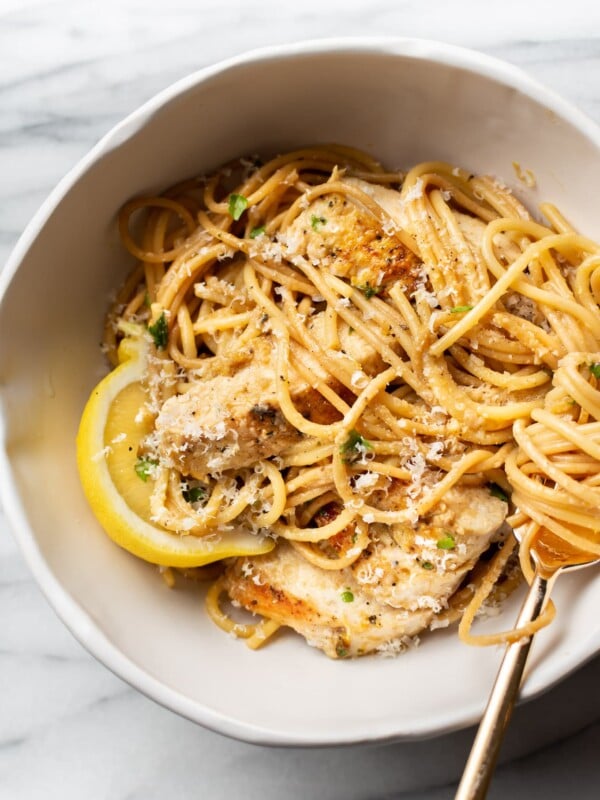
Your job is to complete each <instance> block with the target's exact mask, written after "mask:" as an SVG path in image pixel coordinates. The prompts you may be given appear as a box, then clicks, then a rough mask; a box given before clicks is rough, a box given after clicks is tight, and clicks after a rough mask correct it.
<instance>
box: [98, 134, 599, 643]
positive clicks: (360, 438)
mask: <svg viewBox="0 0 600 800" xmlns="http://www.w3.org/2000/svg"><path fill="white" fill-rule="evenodd" d="M540 210H541V213H542V214H543V215H544V217H545V219H546V220H547V222H546V223H542V222H540V221H536V220H534V219H533V218H532V217H531V215H530V213H529V212H528V211H527V209H526V208H525V207H524V206H523V205H522V204H521V203H520V202H519V201H518V200H517V199H516V198H515V197H514V196H513V195H512V194H511V192H510V190H509V189H507V188H506V187H505V186H503V185H502V184H501V183H500V182H499V181H497V180H495V179H493V178H490V177H486V176H476V175H471V174H469V173H468V172H466V171H465V170H463V169H461V168H458V167H452V166H450V165H448V164H445V163H441V162H429V163H423V164H419V165H417V166H416V167H414V168H412V169H411V170H410V171H409V172H408V173H407V174H401V173H398V172H389V171H386V170H385V169H384V168H383V167H382V166H381V165H380V164H379V163H378V162H376V161H375V160H374V159H373V158H371V157H370V156H368V155H366V154H364V153H362V152H359V151H357V150H354V149H351V148H348V147H342V146H338V145H330V146H324V147H313V148H306V149H303V150H297V151H294V152H291V153H287V154H285V155H282V156H278V157H276V158H274V159H271V160H269V161H267V162H266V163H260V162H258V161H256V160H254V159H240V160H238V161H235V162H232V163H231V164H228V165H226V166H225V167H223V168H221V169H219V170H218V171H217V172H215V173H214V174H213V175H211V176H209V177H208V178H202V179H197V180H196V179H194V180H188V181H185V182H183V183H180V184H178V185H176V186H174V187H173V188H171V189H169V190H168V191H166V192H165V193H164V194H163V195H161V196H152V197H144V198H139V199H136V200H133V201H131V202H129V203H127V204H126V205H125V206H124V207H123V209H122V210H121V213H120V216H119V230H120V233H121V238H122V240H123V243H124V245H125V247H126V248H127V249H128V250H129V252H130V253H131V254H132V255H133V256H134V258H135V259H136V260H137V266H136V267H135V269H134V270H133V272H132V273H131V275H130V276H129V278H128V279H127V281H126V282H125V284H124V286H123V287H122V289H121V290H120V291H119V293H118V296H117V299H116V302H115V304H114V306H113V308H112V309H111V311H110V313H109V315H108V319H107V325H106V329H105V337H104V338H105V345H106V349H107V352H108V355H109V358H110V359H111V361H112V362H113V364H116V348H117V345H118V342H119V340H120V338H121V337H122V335H123V331H124V330H126V329H127V323H130V322H138V323H139V322H143V323H144V324H146V325H147V326H148V329H149V331H150V332H151V334H152V337H153V339H154V347H153V349H152V353H151V355H150V357H149V359H148V364H147V370H146V377H145V388H146V392H147V403H146V409H145V413H146V414H149V415H151V417H152V418H153V419H154V420H155V430H154V433H153V434H151V435H150V436H149V437H148V439H147V440H146V442H145V443H144V445H143V448H142V451H141V457H143V458H145V459H146V460H147V462H148V463H151V464H152V469H153V478H154V480H155V483H154V490H153V494H152V500H151V510H152V519H153V520H154V521H155V522H156V523H157V524H158V525H160V526H161V527H163V528H165V529H166V530H168V531H172V532H173V534H174V535H193V536H199V537H211V536H218V535H219V533H220V532H221V531H225V530H228V529H230V528H231V526H232V525H239V526H242V527H244V528H246V529H248V530H251V531H256V532H264V531H265V530H268V531H269V532H270V533H271V534H272V535H274V536H275V537H277V539H278V540H279V541H287V542H288V543H289V547H291V548H292V549H293V551H294V552H295V553H296V554H297V555H298V556H300V557H301V558H303V559H305V560H306V561H307V562H309V563H310V564H311V565H312V566H314V567H315V568H318V569H320V570H326V571H335V570H339V571H342V570H346V569H349V568H350V567H351V566H352V565H356V564H357V563H358V562H359V559H361V557H362V556H363V554H364V553H365V552H367V551H368V548H369V547H370V545H371V544H372V541H373V537H374V536H376V535H377V531H381V530H382V529H384V528H385V529H389V530H392V531H393V530H395V528H394V526H411V525H413V526H414V525H415V524H416V523H417V521H418V520H422V519H425V518H427V516H428V515H430V514H432V513H434V512H435V511H436V509H437V508H438V507H439V506H440V504H441V503H442V501H443V500H444V498H446V497H447V496H448V493H449V492H451V491H452V490H453V489H456V487H459V486H471V485H472V486H481V485H485V484H493V485H495V486H496V487H497V491H498V492H500V494H501V493H502V492H505V493H506V494H507V495H509V494H511V493H512V507H511V508H512V511H511V516H510V518H509V520H508V521H509V523H510V525H512V526H513V528H517V529H519V531H520V532H521V533H522V535H523V543H522V545H521V547H520V551H519V556H520V564H521V569H522V571H523V573H524V574H525V577H526V578H527V579H528V580H530V579H531V575H532V565H531V558H530V547H531V545H532V543H533V542H534V540H535V538H536V536H537V534H538V533H539V531H540V530H541V529H542V528H544V529H547V530H548V531H551V532H552V534H554V535H555V536H556V537H557V539H558V540H560V542H566V543H567V544H568V545H569V546H571V547H575V548H579V549H583V550H585V551H586V552H590V553H595V554H598V555H600V536H599V535H598V534H599V523H598V521H597V510H598V508H599V507H600V389H599V386H598V383H599V381H600V314H599V313H598V305H599V303H600V246H599V245H598V244H596V243H595V242H594V241H592V240H590V239H588V238H586V237H584V236H581V235H579V234H577V233H576V232H575V231H574V230H573V229H572V228H571V226H570V225H569V223H568V222H567V221H566V220H565V219H564V218H563V217H562V215H561V214H560V213H559V211H558V210H557V209H556V208H555V207H554V206H552V205H548V204H545V205H542V206H541V208H540ZM139 212H142V213H141V214H140V213H139ZM134 223H135V224H134ZM134 231H135V232H134ZM253 391H254V392H255V396H256V398H258V399H257V400H256V402H254V403H251V404H250V405H248V407H243V408H242V407H241V406H242V405H243V403H242V401H241V400H239V398H240V397H241V396H242V395H243V396H245V394H248V396H251V395H252V392H253ZM252 396H254V395H252ZM236 398H238V400H239V402H238V400H236ZM236 403H237V405H236ZM217 406H218V407H219V408H221V407H226V412H227V413H225V412H223V413H221V415H220V416H219V415H217V416H215V413H216V412H214V413H213V411H212V410H211V409H213V407H217ZM219 413H220V412H219ZM196 414H198V415H200V417H201V418H202V419H201V422H198V424H195V427H194V426H193V425H192V424H191V422H192V417H193V416H194V415H196ZM211 414H212V416H211ZM390 486H396V487H401V488H402V491H403V493H404V494H403V502H402V503H401V504H399V505H398V504H396V505H395V506H392V507H390V504H389V503H386V502H382V498H385V495H386V493H387V492H388V491H389V488H390ZM498 487H499V488H498ZM450 540H452V537H450V539H448V541H450ZM452 541H453V540H452ZM514 544H515V543H514V539H513V537H512V536H509V537H508V538H507V539H506V540H505V541H504V542H503V543H502V546H500V547H497V548H496V550H497V552H496V553H495V555H493V557H492V558H491V559H488V560H485V561H480V562H479V563H477V564H474V565H472V566H473V567H474V570H473V571H469V572H468V576H467V578H466V579H465V580H464V581H463V582H462V584H461V586H459V587H457V589H456V591H453V592H452V594H451V596H450V597H449V598H446V601H447V602H446V601H445V602H444V603H443V604H442V605H443V610H441V611H440V610H438V612H437V613H436V614H434V616H435V617H436V618H437V619H438V622H439V620H440V619H442V618H445V619H447V620H451V619H454V618H456V617H458V616H461V615H462V622H461V626H460V634H461V636H462V638H464V639H465V640H466V641H469V642H473V643H487V642H489V641H508V640H511V639H514V638H518V637H519V636H521V635H523V633H524V632H523V631H512V632H506V633H502V634H496V635H493V636H484V637H476V636H473V635H472V634H471V633H470V626H471V623H472V621H473V619H474V617H475V615H476V613H477V610H478V609H479V607H480V606H481V604H482V603H484V602H485V600H486V597H487V596H488V595H489V593H490V592H493V591H497V592H498V589H499V587H502V586H503V589H502V591H504V592H506V591H508V589H507V587H508V586H509V584H510V585H512V584H513V583H514V574H515V573H514V571H513V572H512V573H511V577H510V579H509V580H508V581H506V580H505V582H504V584H501V583H500V582H501V581H502V580H503V578H502V576H503V575H504V576H506V570H507V564H508V565H509V564H510V558H511V552H512V550H513V548H514ZM452 546H453V545H452ZM495 586H496V590H494V587H495ZM226 591H227V584H226V582H225V581H224V580H223V578H219V579H217V581H216V582H215V583H214V584H213V587H212V588H211V590H210V591H209V595H208V608H209V612H210V614H211V616H212V618H213V619H214V620H215V621H216V622H217V624H219V625H220V626H221V627H223V628H224V629H226V630H228V631H230V632H233V633H235V634H236V635H240V636H242V637H244V638H246V640H247V641H248V642H249V643H250V644H251V646H253V647H256V646H258V645H260V644H261V643H262V642H263V641H265V640H266V639H267V638H268V637H269V636H270V635H272V633H274V631H275V630H276V629H277V627H278V626H279V623H278V622H277V617H276V616H275V617H274V618H273V619H270V620H269V619H267V620H265V621H263V622H262V623H260V625H258V626H248V625H242V624H241V623H237V622H235V621H234V620H233V619H232V618H231V617H230V616H229V615H228V614H226V613H225V612H224V611H223V610H222V607H221V605H220V600H221V598H222V596H223V595H224V593H225V592H226ZM552 614H553V609H552V607H550V608H549V610H548V611H547V612H546V614H545V616H544V617H543V618H541V619H540V620H538V621H537V623H536V624H535V625H534V626H533V628H531V630H530V629H528V630H527V633H530V632H532V631H533V630H534V629H535V628H536V627H541V626H542V625H543V624H546V623H547V622H548V621H549V620H550V618H551V617H552ZM338 655H340V652H339V650H338Z"/></svg>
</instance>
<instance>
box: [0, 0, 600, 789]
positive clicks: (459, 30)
mask: <svg viewBox="0 0 600 800" xmlns="http://www.w3.org/2000/svg"><path fill="white" fill-rule="evenodd" d="M380 34H387V35H411V36H422V37H428V38H437V39H442V40H445V41H449V42H453V43H456V44H461V45H465V46H468V47H473V48H477V49H480V50H483V51H485V52H487V53H490V54H492V55H495V56H499V57H501V58H504V59H506V60H508V61H510V62H512V63H514V64H517V65H519V66H521V67H523V68H525V69H526V70H527V71H528V72H529V73H530V74H532V75H533V76H535V77H537V78H538V79H539V80H541V81H542V82H544V83H545V84H547V85H548V86H550V87H551V88H553V89H555V90H556V91H557V92H559V93H560V94H562V95H563V96H565V97H566V98H568V99H569V100H571V101H573V102H574V103H576V104H577V105H578V106H579V107H580V108H582V109H583V110H584V111H586V112H587V113H588V114H589V115H590V116H591V117H592V118H594V119H596V120H597V121H599V122H600V95H598V93H597V87H598V86H599V85H600V4H598V3H597V2H595V0H587V1H586V0H571V2H569V3H568V4H561V6H560V7H559V8H558V9H557V10H555V9H554V8H552V6H551V5H550V4H549V3H547V2H543V3H542V2H539V1H538V0H530V2H529V3H523V2H522V0H519V2H515V0H505V1H504V2H503V3H501V4H493V5H492V4H486V3H482V2H480V0H457V1H455V2H454V3H448V2H445V0H429V1H428V2H423V0H373V1H372V2H367V1H366V0H362V2H355V1H354V0H344V2H341V0H329V2H326V3H325V2H323V0H302V2H301V3H297V4H295V3H294V4H292V3H286V2H283V0H262V1H261V2H255V1H254V0H246V2H240V0H229V2H222V1H220V0H196V2H194V1H193V0H171V1H170V2H169V3H165V2H157V0H119V2H113V0H103V1H102V2H95V3H92V2H87V1H86V0H62V1H60V0H50V2H42V1H38V0H0V176H1V178H0V264H2V263H3V262H4V261H5V259H6V257H7V255H8V253H9V252H10V249H11V248H12V247H13V245H14V243H15V241H16V239H17V237H18V236H19V234H20V232H21V231H22V230H23V228H24V227H25V225H26V224H27V221H28V219H29V218H30V217H31V215H32V214H33V212H34V211H35V210H36V208H37V207H38V205H39V204H40V202H41V201H42V200H43V198H44V197H45V196H46V195H47V193H48V192H49V191H50V189H51V188H52V186H53V185H54V184H55V183H56V182H57V180H58V179H59V178H60V177H61V176H62V175H63V174H64V173H65V172H66V171H67V170H68V169H69V168H70V167H71V166H73V165H74V164H75V163H76V161H77V160H78V159H79V158H80V157H81V156H82V155H83V154H84V153H85V152H86V151H87V150H88V149H89V148H90V146H91V145H92V144H93V143H94V142H96V141H97V140H98V139H99V138H100V137H101V136H102V135H103V134H104V133H105V132H106V131H107V130H108V129H109V128H110V127H111V126H112V125H113V124H114V123H116V122H117V121H118V120H119V119H120V118H122V117H123V116H124V115H125V114H127V113H128V112H129V111H131V110H133V109H134V108H135V107H137V106H138V105H139V104H140V103H142V102H143V101H144V100H146V99H147V98H148V97H150V96H151V95H152V94H154V93H155V92H156V91H158V90H160V89H162V88H163V87H165V86H167V85H168V84H169V83H171V82H173V81H174V80H176V79H178V78H180V77H182V76H184V75H186V74H187V73H189V72H191V71H193V70H194V69H196V68H198V67H201V66H204V65H207V64H211V63H213V62H215V61H217V60H220V59H222V58H224V57H227V56H230V55H233V54H236V53H239V52H242V51H244V50H247V49H249V48H251V47H256V46H260V45H265V44H271V43H278V42H289V41H297V40H301V39H306V38H320V37H325V36H338V35H343V36H351V35H374V36H375V35H380ZM1 346H6V343H2V345H1ZM598 679H600V660H598V659H596V660H595V661H593V662H591V663H590V664H589V665H587V666H586V667H585V668H584V669H583V670H582V671H580V672H579V673H577V674H576V675H575V676H573V677H571V678H569V679H568V680H567V681H565V682H564V683H563V684H561V686H559V687H557V688H555V689H554V690H552V691H551V692H549V693H547V694H546V695H545V696H544V697H543V698H540V699H539V700H537V701H534V702H533V703H532V704H529V705H528V706H525V707H524V708H523V709H519V710H518V712H517V716H516V719H515V725H514V728H513V730H512V731H511V737H510V740H509V742H508V745H507V751H506V757H507V758H508V763H506V764H505V765H503V766H502V767H501V768H500V769H499V771H498V773H497V776H496V779H495V782H494V785H493V788H492V790H491V792H490V795H489V796H490V797H491V798H497V799H499V798H505V797H509V796H510V797H513V798H517V799H518V798H547V800H554V799H555V798H556V799H558V798H563V797H565V796H567V794H571V795H574V796H576V797H577V798H579V799H580V800H586V799H587V798H590V799H591V798H595V797H597V796H598V790H597V787H596V783H597V780H598V778H599V777H600V775H599V770H598V767H597V753H598V748H599V746H600V693H599V692H598V691H597V689H596V687H597V685H598ZM553 719H561V720H562V722H563V725H562V730H563V731H565V730H567V731H568V732H569V733H570V735H569V736H568V737H567V738H564V739H562V740H561V741H558V742H557V741H555V740H556V738H557V737H556V734H555V733H554V730H555V728H554V727H553ZM534 728H535V736H536V737H537V738H536V741H541V742H543V743H545V746H543V747H542V748H541V749H538V751H537V752H535V753H533V754H530V755H528V756H526V757H524V758H520V759H518V760H512V759H511V755H513V754H514V753H516V752H522V751H523V749H526V746H527V737H528V736H533V735H534V731H533V729H534ZM540 728H542V729H543V730H544V735H543V736H541V737H540ZM470 736H471V732H463V734H461V735H459V736H458V737H450V738H448V737H445V738H444V739H440V740H436V741H432V742H428V743H416V744H413V745H396V746H391V747H390V746H388V747H377V748H373V747H371V748H358V749H357V748H354V749H352V750H348V749H346V750H342V749H339V750H313V751H302V750H290V751H281V750H274V749H268V748H259V747H253V746H250V745H246V744H243V743H240V742H233V741H230V740H227V739H225V738H223V737H221V736H218V735H217V734H213V733H211V732H208V731H205V730H203V729H201V728H199V727H197V726H195V725H193V724H192V723H189V722H187V721H186V720H183V719H181V718H179V717H177V716H175V715H174V714H172V713H170V712H169V711H166V710H165V709H162V708H160V707H159V706H157V705H156V704H154V703H153V702H151V701H149V700H147V699H146V698H145V697H143V696H141V695H140V694H138V693H137V692H136V691H134V690H133V689H131V688H130V687H128V686H127V685H126V684H124V683H122V682H121V681H120V680H119V679H117V678H116V677H114V676H113V675H112V674H111V673H110V672H109V671H108V670H107V669H105V668H104V667H103V666H101V665H100V664H98V663H97V662H95V661H94V660H93V659H92V658H91V657H90V656H89V655H88V654H87V653H86V651H85V650H84V649H83V648H82V647H81V646H80V645H79V644H78V643H77V642H76V641H75V640H74V639H73V637H72V636H71V635H70V633H69V632H68V631H67V630H66V629H65V628H64V627H63V625H62V624H61V623H60V622H59V621H58V619H57V618H56V617H55V615H54V613H53V612H52V610H51V609H50V608H49V606H48V605H47V603H46V602H45V600H44V599H43V597H42V596H41V593H40V591H39V590H38V588H37V587H36V585H35V584H34V582H33V580H32V578H31V576H30V574H29V571H28V569H27V566H26V565H25V563H24V561H23V559H22V557H21V555H20V553H19V551H18V548H17V546H16V544H15V542H14V540H13V539H12V537H11V536H10V533H9V531H8V526H7V523H6V520H5V518H4V517H3V516H2V515H1V512H0V797H1V798H3V800H37V798H42V797H43V798H44V799H45V800H53V798H59V797H60V798H61V800H75V799H76V798H77V799H79V798H86V800H105V799H106V800H108V799H109V798H110V800H134V798H135V799H138V798H139V799H140V800H142V799H143V800H145V799H146V798H148V799H149V800H152V799H153V798H162V797H171V798H178V799H181V800H186V799H187V798H192V797H193V798H195V797H202V798H204V797H210V798H216V800H225V798H227V799H228V800H229V799H232V798H237V797H244V798H246V800H252V799H253V798H261V799H262V800H274V798H291V800H294V799H295V798H313V797H314V798H319V799H320V800H321V799H323V800H334V799H335V800H337V798H344V800H353V799H354V798H356V800H375V799H376V798H399V797H404V798H409V797H410V798H415V799H417V798H418V800H442V798H450V797H452V796H453V785H452V783H451V776H452V775H453V774H456V773H457V770H458V768H459V765H460V763H461V760H462V759H463V758H464V756H465V754H466V752H467V748H468V744H469V740H470ZM426 754H427V755H426ZM425 756H426V757H427V758H430V759H433V762H432V763H435V764H437V768H436V769H434V770H427V769H424V768H423V766H422V765H423V763H424V758H425ZM411 765H412V767H411ZM399 770H402V771H403V774H402V779H400V774H399ZM434 774H435V777H433V776H434ZM396 776H397V777H398V780H397V782H396V780H395V778H396ZM436 781H437V783H441V784H442V785H439V786H437V787H435V786H434V788H425V787H431V786H432V785H433V784H434V783H435V782H436ZM444 781H446V783H444ZM448 781H450V782H448ZM400 785H402V786H404V787H408V789H407V791H405V792H404V793H402V794H400V793H398V791H396V789H395V787H397V786H400Z"/></svg>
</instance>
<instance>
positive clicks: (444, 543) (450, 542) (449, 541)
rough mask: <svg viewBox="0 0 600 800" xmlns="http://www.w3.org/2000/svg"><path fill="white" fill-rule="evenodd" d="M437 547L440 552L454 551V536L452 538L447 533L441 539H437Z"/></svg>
mask: <svg viewBox="0 0 600 800" xmlns="http://www.w3.org/2000/svg"><path fill="white" fill-rule="evenodd" d="M437 546H438V547H439V548H440V550H454V548H455V547H456V542H455V541H454V536H452V535H451V534H450V533H447V534H446V535H445V536H443V537H442V538H441V539H438V542H437Z"/></svg>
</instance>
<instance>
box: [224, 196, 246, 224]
mask: <svg viewBox="0 0 600 800" xmlns="http://www.w3.org/2000/svg"><path fill="white" fill-rule="evenodd" d="M228 208H229V214H230V216H232V217H233V218H234V219H235V220H238V219H239V218H240V217H241V216H242V214H243V213H244V211H245V210H246V209H247V208H248V200H247V199H246V198H245V197H244V195H243V194H230V195H229V206H228Z"/></svg>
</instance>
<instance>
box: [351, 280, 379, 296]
mask: <svg viewBox="0 0 600 800" xmlns="http://www.w3.org/2000/svg"><path fill="white" fill-rule="evenodd" d="M356 288H357V289H358V290H359V292H362V293H363V294H364V296H365V297H366V298H367V300H370V299H371V298H372V297H375V295H376V294H379V293H380V292H381V286H372V285H371V284H370V283H369V281H367V282H366V283H361V284H360V285H359V286H357V287H356Z"/></svg>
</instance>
